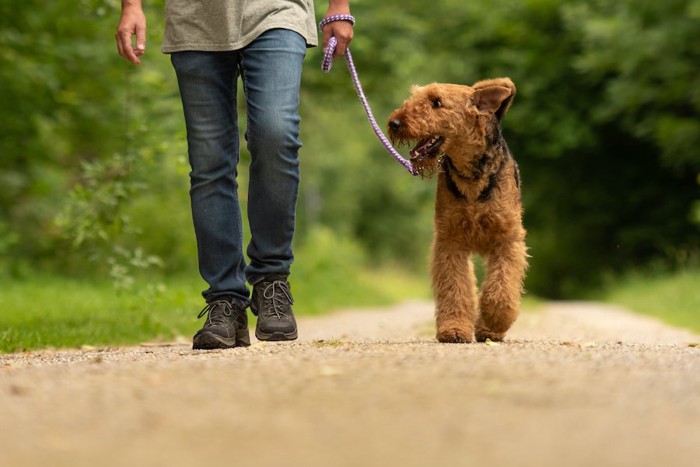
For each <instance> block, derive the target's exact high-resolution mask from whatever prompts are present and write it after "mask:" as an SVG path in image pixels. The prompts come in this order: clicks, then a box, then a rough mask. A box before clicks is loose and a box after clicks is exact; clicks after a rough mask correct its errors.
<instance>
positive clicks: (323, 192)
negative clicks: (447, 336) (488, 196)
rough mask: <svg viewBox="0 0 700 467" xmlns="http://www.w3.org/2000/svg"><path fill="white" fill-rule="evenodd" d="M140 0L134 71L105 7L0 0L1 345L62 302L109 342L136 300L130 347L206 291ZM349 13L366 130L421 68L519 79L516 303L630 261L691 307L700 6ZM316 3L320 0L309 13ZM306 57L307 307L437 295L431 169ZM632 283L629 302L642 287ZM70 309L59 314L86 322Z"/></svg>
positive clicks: (382, 7)
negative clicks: (404, 152) (416, 166)
mask: <svg viewBox="0 0 700 467" xmlns="http://www.w3.org/2000/svg"><path fill="white" fill-rule="evenodd" d="M144 3H145V5H144V7H145V10H146V14H147V18H148V26H149V30H148V43H147V53H146V55H145V57H144V59H143V64H142V65H140V66H138V67H135V66H132V65H130V64H128V63H127V62H125V61H124V60H123V59H122V58H121V57H119V56H118V54H117V51H116V45H115V41H114V32H115V29H116V25H117V22H118V20H119V16H120V3H119V1H117V0H72V1H70V2H69V1H67V0H55V1H52V2H44V1H38V0H24V1H22V2H2V3H0V186H1V187H2V189H0V281H2V283H3V284H4V285H3V286H2V288H1V289H0V300H2V302H0V308H1V310H0V320H1V321H0V325H2V327H0V342H1V343H2V346H3V347H0V349H5V350H16V349H24V348H31V347H32V346H40V345H47V342H48V341H45V340H42V339H44V337H41V336H39V335H38V334H36V332H34V331H32V330H35V329H36V327H37V326H40V324H38V323H39V322H42V320H41V319H39V318H37V319H36V320H35V321H32V322H31V323H28V321H27V319H26V316H27V315H28V314H31V313H32V310H34V309H35V308H36V306H38V307H39V310H40V311H38V313H40V314H42V315H43V319H44V320H46V319H48V317H47V316H49V315H50V313H49V312H48V311H47V310H48V309H51V310H53V309H54V308H61V306H60V305H56V302H61V303H64V304H66V305H65V307H66V309H65V310H64V311H62V312H61V313H62V314H63V315H65V314H66V313H71V312H75V313H77V311H76V310H78V309H83V308H84V311H85V313H86V314H85V316H86V317H87V318H85V319H86V320H88V321H91V322H94V324H95V329H101V328H104V327H105V323H111V325H112V329H113V330H112V331H110V333H111V334H109V335H111V336H112V337H111V338H112V339H114V338H115V336H117V337H118V336H119V335H120V334H119V333H120V332H127V331H125V330H122V331H120V330H119V329H116V328H114V323H113V321H110V319H115V318H108V315H109V316H111V315H114V314H115V313H118V314H119V316H120V318H119V321H125V320H124V316H127V315H126V314H125V313H127V311H129V310H131V312H132V313H133V316H132V318H131V319H133V320H136V322H138V323H139V326H138V327H140V328H142V329H143V330H144V332H145V334H144V335H139V336H136V337H133V338H134V339H142V338H144V337H148V336H153V335H158V336H162V337H164V338H167V337H168V336H172V335H178V334H181V333H187V332H188V331H189V330H191V329H195V328H196V326H197V323H196V322H194V315H196V311H198V310H197V309H196V308H197V307H199V306H202V305H203V302H202V301H201V297H200V296H199V295H198V294H199V292H200V291H201V290H203V289H204V288H205V285H204V284H203V283H202V282H201V279H199V277H198V274H197V266H196V252H195V244H194V235H193V231H192V225H191V219H190V211H189V197H188V189H189V181H188V171H189V167H188V164H187V154H186V144H185V131H184V121H183V117H182V108H181V106H180V102H179V98H178V94H177V83H176V80H175V74H174V72H173V70H172V67H171V65H170V62H169V57H168V56H166V55H163V54H161V53H160V51H159V48H160V42H161V37H162V30H163V14H162V10H163V3H164V2H163V1H162V0H153V1H145V2H144ZM351 6H352V10H353V14H354V15H355V17H356V19H357V24H356V28H355V40H354V41H353V43H352V46H351V49H352V52H353V57H354V59H355V62H356V65H357V67H358V70H359V74H360V78H361V80H362V83H363V85H364V88H365V92H366V93H367V96H368V98H369V100H370V103H371V104H372V107H373V110H374V113H375V115H376V117H377V120H378V121H380V123H383V122H384V121H385V120H386V117H387V116H388V115H389V113H390V112H391V110H392V109H394V108H395V107H397V106H399V105H400V104H401V102H402V101H403V100H404V99H405V98H406V97H407V96H408V93H409V90H410V87H411V85H413V84H426V83H429V82H433V81H438V82H452V83H464V84H471V83H474V82H476V81H478V80H480V79H484V78H489V77H497V76H509V77H511V78H512V79H513V81H514V82H515V84H516V86H517V88H518V94H517V97H516V99H515V102H514V104H513V106H512V108H511V110H510V112H509V114H508V115H507V116H506V118H505V119H504V122H503V127H504V132H505V136H506V139H507V140H508V142H509V144H510V147H511V149H512V151H513V153H514V155H515V158H516V160H517V161H518V163H519V165H520V169H521V174H522V178H523V197H524V203H525V220H524V221H525V226H526V228H527V230H528V244H529V246H530V254H531V255H532V258H531V267H530V271H529V274H528V278H527V283H526V287H527V290H528V293H529V295H530V296H533V297H540V298H543V299H572V298H590V297H594V298H601V297H606V296H610V295H606V294H610V293H613V292H614V291H615V290H616V288H619V287H622V285H624V284H627V283H629V282H630V281H634V280H636V279H637V278H640V277H643V278H645V279H644V280H645V281H646V280H648V278H653V279H654V280H655V281H656V282H654V283H655V284H658V283H659V281H662V282H664V284H666V283H667V281H675V282H676V283H677V282H678V281H681V282H682V283H683V284H684V286H683V288H682V289H680V291H676V290H678V289H675V290H674V291H673V292H670V295H671V296H672V298H673V299H678V298H679V295H680V296H682V297H680V298H683V299H686V300H688V299H692V300H694V302H693V305H691V306H690V308H688V310H686V311H685V313H686V314H687V315H688V316H689V317H690V318H691V321H692V320H696V321H693V323H697V320H698V317H697V315H698V310H697V308H694V307H695V305H694V304H697V303H700V297H698V294H700V292H699V290H700V287H698V285H700V284H698V282H697V281H698V279H700V273H698V271H699V270H700V268H699V266H698V259H699V258H700V255H699V251H700V250H699V248H700V118H699V116H700V0H667V1H665V2H658V1H656V0H634V1H632V0H616V1H612V0H504V1H501V2H477V1H472V0H442V1H439V2H431V3H429V4H427V3H426V2H425V1H423V0H383V1H381V2H378V1H374V0H354V1H352V5H351ZM326 7H327V2H325V1H317V2H316V8H317V17H318V18H319V19H320V18H321V17H322V15H323V13H324V12H325V9H326ZM320 61H321V50H320V49H319V48H316V49H310V50H309V52H308V56H307V61H306V68H305V71H304V78H303V89H302V107H301V115H302V141H303V143H304V147H303V148H302V152H301V161H302V188H301V190H302V191H301V195H300V198H299V200H300V201H299V210H298V233H297V236H296V240H295V241H296V247H295V248H296V250H295V252H296V257H297V260H296V263H295V265H294V269H293V271H292V272H293V282H292V286H293V288H294V290H295V292H296V293H295V295H296V296H297V302H298V307H299V309H300V312H309V313H318V312H324V311H327V310H328V309H330V308H333V307H338V306H361V305H374V304H382V303H388V302H391V301H396V300H399V299H404V298H429V297H430V292H429V286H428V284H427V273H426V268H427V263H428V254H429V245H430V238H431V234H432V211H433V199H434V180H432V181H425V180H420V179H417V178H413V177H411V176H409V175H407V173H406V172H405V171H404V170H403V168H401V167H400V166H399V165H397V164H396V163H395V162H394V161H393V160H392V159H391V157H389V155H388V154H387V153H386V152H385V150H384V149H383V147H382V146H381V144H380V143H379V142H378V141H377V139H376V137H375V136H374V134H373V132H372V129H371V127H370V126H369V124H368V123H367V120H366V117H365V115H364V112H363V110H362V107H361V105H360V103H359V101H358V99H357V96H356V94H355V91H354V88H353V87H352V83H351V80H350V77H349V74H348V71H347V68H346V67H345V64H344V63H343V62H342V61H336V63H335V66H334V68H333V70H332V71H331V73H329V74H324V73H322V72H321V70H320ZM239 102H243V99H242V98H241V99H239ZM240 110H241V112H245V109H244V108H243V107H241V109H240ZM241 121H245V119H244V118H241ZM241 131H244V128H242V129H241ZM242 150H243V163H242V166H241V175H240V177H241V187H242V190H243V192H242V193H241V198H242V199H243V200H245V199H246V195H245V186H246V184H247V183H246V180H245V179H246V177H247V173H246V167H247V161H248V160H249V155H248V154H247V153H246V151H245V148H242ZM86 284H88V285H89V287H87V286H86ZM641 284H642V285H641V286H638V287H637V288H636V289H632V292H630V293H628V298H632V299H633V298H635V297H638V296H639V294H640V291H644V290H649V288H650V287H651V285H650V283H649V282H644V281H643V282H641ZM47 291H49V292H47ZM115 292H116V294H115ZM47 293H50V295H42V294H47ZM51 294H53V295H51ZM92 294H97V295H95V296H93V295H92ZM657 295H658V294H657ZM114 296H118V297H120V298H118V299H113V297H114ZM300 296H301V297H302V298H303V300H302V298H299V297H300ZM57 297H58V298H57ZM159 297H160V298H159ZM115 300H116V301H115ZM119 300H122V301H119ZM124 300H126V301H124ZM158 300H161V301H160V302H158ZM643 301H644V302H647V301H648V300H646V299H645V300H643ZM47 302H48V303H47ZM39 303H41V305H38V304H39ZM115 303H116V305H115ZM668 306H670V305H669V302H667V301H663V302H662V303H660V304H658V305H657V306H656V312H658V313H661V314H664V313H666V312H667V311H668V310H666V309H665V308H664V307H668ZM674 307H675V305H674ZM301 308H304V310H301ZM97 309H99V310H100V311H99V312H98V311H97ZM155 309H157V310H162V311H163V313H164V314H163V315H162V316H161V317H158V316H159V315H157V314H149V313H148V312H149V311H151V310H155ZM173 310H175V311H173ZM178 310H179V311H178ZM102 312H104V313H105V314H104V316H102V318H99V319H98V316H100V313H102ZM47 313H48V314H47ZM56 313H57V314H61V313H59V312H56ZM169 313H170V314H169ZM172 313H175V315H177V316H182V318H181V320H182V323H184V324H181V325H180V324H177V319H174V318H172V316H173V314H172ZM178 313H180V314H178ZM17 315H21V316H24V317H25V318H23V319H20V318H18V317H17ZM145 315H147V316H145ZM77 316H80V315H74V316H73V318H72V319H73V320H74V321H75V322H73V323H72V324H67V325H66V329H72V327H71V326H73V327H76V326H80V325H82V324H80V323H83V322H84V321H81V319H79V318H77ZM130 316H131V315H130ZM185 316H186V318H185ZM52 319H53V318H52ZM100 319H102V321H100ZM56 320H57V321H56V322H52V324H51V325H52V326H53V327H56V326H58V324H57V323H58V321H59V318H58V317H56ZM76 323H78V324H76ZM693 323H691V325H695V324H693ZM132 324H133V323H132V322H131V321H129V320H126V321H125V324H124V327H125V329H126V328H131V327H133V326H132ZM680 324H683V323H682V322H681V323H680ZM23 326H24V327H23ZM107 327H109V326H107ZM95 329H93V330H92V331H90V332H91V333H92V334H90V333H88V335H91V336H93V337H94V336H96V335H97V334H99V332H98V331H96V330H95ZM32 333H34V334H36V342H32V343H28V342H27V341H26V338H27V337H26V336H27V335H28V334H32ZM105 338H106V339H109V336H108V337H105ZM94 339H95V341H99V339H98V338H97V337H94ZM69 343H70V342H69ZM57 345H61V343H59V344H57Z"/></svg>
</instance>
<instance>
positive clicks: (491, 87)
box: [472, 78, 515, 121]
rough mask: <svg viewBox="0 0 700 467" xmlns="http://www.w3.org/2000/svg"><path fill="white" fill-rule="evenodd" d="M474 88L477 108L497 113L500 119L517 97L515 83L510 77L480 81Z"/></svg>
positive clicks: (473, 98)
mask: <svg viewBox="0 0 700 467" xmlns="http://www.w3.org/2000/svg"><path fill="white" fill-rule="evenodd" d="M472 88H473V89H474V94H473V95H472V103H473V104H474V105H475V106H476V108H477V109H479V110H480V111H482V112H489V113H492V114H494V115H496V118H498V120H499V121H500V120H501V119H502V118H503V116H504V115H505V114H506V112H508V109H509V108H510V104H511V103H512V102H513V97H515V84H513V81H511V80H510V78H496V79H487V80H484V81H479V82H478V83H476V84H475V85H474V86H472Z"/></svg>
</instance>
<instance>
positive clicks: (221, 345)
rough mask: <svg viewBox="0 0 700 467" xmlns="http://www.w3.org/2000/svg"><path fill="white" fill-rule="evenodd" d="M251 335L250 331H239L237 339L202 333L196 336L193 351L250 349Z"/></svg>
mask: <svg viewBox="0 0 700 467" xmlns="http://www.w3.org/2000/svg"><path fill="white" fill-rule="evenodd" d="M249 345H250V334H249V333H248V330H247V329H245V330H243V331H239V332H238V333H237V334H236V337H235V338H233V337H222V336H219V335H218V334H214V333H212V332H206V331H205V332H202V333H198V334H197V335H195V336H194V339H193V340H192V350H213V349H232V348H234V347H248V346H249Z"/></svg>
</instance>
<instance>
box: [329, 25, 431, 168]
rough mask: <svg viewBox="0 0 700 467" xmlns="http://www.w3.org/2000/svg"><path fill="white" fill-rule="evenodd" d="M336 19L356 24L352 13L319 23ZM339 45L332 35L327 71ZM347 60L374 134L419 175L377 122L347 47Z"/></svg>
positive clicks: (395, 156)
mask: <svg viewBox="0 0 700 467" xmlns="http://www.w3.org/2000/svg"><path fill="white" fill-rule="evenodd" d="M334 21H348V22H350V23H351V24H352V25H353V26H354V25H355V18H354V17H353V16H352V15H331V16H326V17H325V18H323V21H321V22H320V23H319V25H318V27H319V28H321V29H323V27H324V26H326V25H327V24H329V23H332V22H334ZM337 46H338V40H337V39H336V38H335V37H331V38H330V39H329V40H328V46H327V47H326V50H325V51H324V54H323V62H322V63H321V69H322V70H323V71H324V72H325V73H328V72H329V71H331V66H332V64H333V55H334V54H335V49H336V47H337ZM345 62H346V63H347V65H348V70H350V76H351V77H352V82H353V84H354V85H355V91H357V96H358V97H359V98H360V102H362V107H364V109H365V114H367V120H369V123H370V125H371V126H372V129H373V130H374V134H375V135H377V138H379V141H381V143H382V145H384V148H385V149H386V150H387V151H388V152H389V154H390V155H391V156H392V157H393V158H394V159H395V160H396V162H398V163H399V164H401V165H403V166H404V167H405V168H406V170H408V172H409V173H410V174H411V175H418V172H417V171H416V170H415V169H414V168H413V165H412V164H411V161H409V160H406V159H404V158H403V157H402V156H401V154H399V152H398V151H397V150H396V149H394V146H392V144H391V142H390V141H389V139H388V138H387V137H386V136H385V135H384V133H383V132H382V130H381V128H379V125H378V124H377V120H376V119H375V118H374V115H373V114H372V109H371V108H370V106H369V102H368V101H367V97H366V96H365V92H364V91H363V89H362V84H361V83H360V77H359V76H358V74H357V68H356V67H355V62H353V60H352V54H351V53H350V49H349V48H348V49H346V51H345Z"/></svg>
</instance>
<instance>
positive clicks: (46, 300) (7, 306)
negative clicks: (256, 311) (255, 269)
mask: <svg viewBox="0 0 700 467" xmlns="http://www.w3.org/2000/svg"><path fill="white" fill-rule="evenodd" d="M290 280H291V284H292V291H293V293H294V298H295V307H294V309H295V313H296V314H297V315H318V314H322V313H325V312H328V311H330V310H333V309H335V308H341V307H350V306H358V307H360V306H379V305H387V304H390V303H396V302H398V301H401V300H405V299H411V298H429V297H430V293H429V289H428V284H427V281H426V280H423V279H421V278H416V277H412V276H410V275H407V274H404V273H402V272H401V271H397V270H382V271H360V272H359V273H356V274H352V275H350V276H349V277H338V276H333V275H331V274H309V275H293V276H292V277H291V279H290ZM204 287H205V284H204V283H203V282H202V281H201V279H199V278H198V277H191V278H178V279H170V280H167V281H165V282H164V285H163V286H162V287H161V288H160V289H152V290H149V289H143V290H140V291H138V293H126V292H119V293H118V292H116V291H115V290H114V289H113V287H112V285H111V284H110V283H109V282H107V281H80V280H76V279H65V278H61V277H42V278H40V279H33V280H31V281H13V280H7V279H5V280H3V285H2V288H1V289H0V352H5V353H6V352H15V351H25V350H32V349H40V348H71V347H72V348H76V347H81V346H113V345H127V344H136V343H140V342H145V341H169V340H173V339H175V338H177V337H184V338H185V339H188V340H189V339H190V337H191V336H192V334H194V333H195V332H196V331H197V329H199V327H200V326H201V321H198V320H197V313H198V312H199V310H200V309H201V308H202V307H203V306H204V302H203V299H202V298H201V295H200V292H201V290H202V289H203V288H204ZM251 324H254V321H251Z"/></svg>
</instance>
